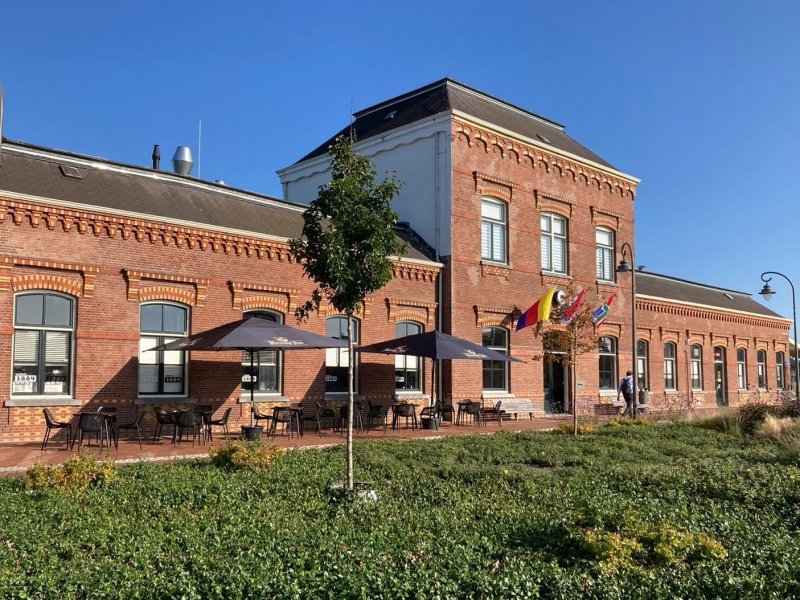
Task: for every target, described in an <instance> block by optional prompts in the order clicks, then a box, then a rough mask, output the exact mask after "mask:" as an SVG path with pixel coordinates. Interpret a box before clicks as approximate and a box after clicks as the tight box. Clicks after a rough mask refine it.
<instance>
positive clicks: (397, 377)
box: [394, 375, 406, 383]
mask: <svg viewBox="0 0 800 600" xmlns="http://www.w3.org/2000/svg"><path fill="white" fill-rule="evenodd" d="M405 381H406V378H405V377H403V376H402V375H395V376H394V382H395V383H405Z"/></svg>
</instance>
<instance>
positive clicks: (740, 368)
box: [736, 348, 747, 390]
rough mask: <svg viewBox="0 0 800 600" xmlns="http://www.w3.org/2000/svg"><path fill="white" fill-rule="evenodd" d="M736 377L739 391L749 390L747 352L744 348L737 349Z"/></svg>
mask: <svg viewBox="0 0 800 600" xmlns="http://www.w3.org/2000/svg"><path fill="white" fill-rule="evenodd" d="M736 376H737V379H738V383H739V389H740V390H744V389H747V350H745V349H744V348H737V349H736Z"/></svg>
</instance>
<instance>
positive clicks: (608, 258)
mask: <svg viewBox="0 0 800 600" xmlns="http://www.w3.org/2000/svg"><path fill="white" fill-rule="evenodd" d="M594 237H595V241H596V243H597V248H596V249H595V266H596V268H595V275H596V276H597V278H598V279H599V280H601V281H614V276H615V274H616V271H615V270H614V232H613V231H612V230H610V229H607V228H605V227H598V228H597V229H595V232H594Z"/></svg>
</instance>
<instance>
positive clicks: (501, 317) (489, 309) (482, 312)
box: [473, 304, 521, 330]
mask: <svg viewBox="0 0 800 600" xmlns="http://www.w3.org/2000/svg"><path fill="white" fill-rule="evenodd" d="M473 309H474V310H475V324H476V325H477V326H478V327H489V326H493V325H494V326H501V327H506V328H507V329H511V330H513V329H514V327H515V326H516V323H517V319H519V316H520V314H521V313H520V311H519V309H518V308H516V307H514V308H504V307H498V306H478V305H477V304H476V305H475V306H473Z"/></svg>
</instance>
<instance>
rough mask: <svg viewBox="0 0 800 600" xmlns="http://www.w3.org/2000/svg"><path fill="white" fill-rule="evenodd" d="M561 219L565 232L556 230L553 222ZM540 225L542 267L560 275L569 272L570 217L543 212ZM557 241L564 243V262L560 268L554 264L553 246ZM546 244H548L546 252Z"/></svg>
mask: <svg viewBox="0 0 800 600" xmlns="http://www.w3.org/2000/svg"><path fill="white" fill-rule="evenodd" d="M556 221H561V222H563V224H564V233H563V234H559V233H555V232H554V228H553V223H554V222H556ZM539 227H540V228H541V245H540V248H539V250H540V253H541V261H540V262H541V267H542V270H543V271H546V272H548V273H558V274H559V275H568V274H569V219H567V218H566V217H562V216H561V215H559V214H556V213H542V214H541V215H540V217H539ZM556 242H559V243H563V258H564V264H563V265H561V266H560V268H559V267H558V266H557V265H555V264H554V261H553V248H554V247H555V246H556ZM545 246H548V247H549V248H548V250H547V252H545Z"/></svg>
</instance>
